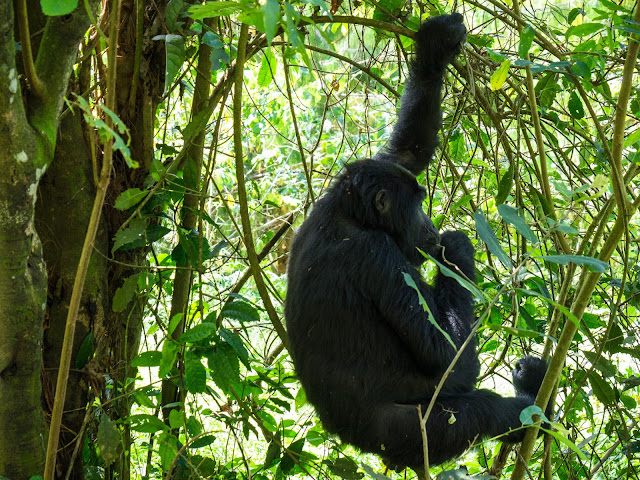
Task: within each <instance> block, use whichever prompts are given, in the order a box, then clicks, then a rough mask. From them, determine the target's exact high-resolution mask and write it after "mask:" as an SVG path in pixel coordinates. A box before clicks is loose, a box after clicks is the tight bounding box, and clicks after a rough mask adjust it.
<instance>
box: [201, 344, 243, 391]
mask: <svg viewBox="0 0 640 480" xmlns="http://www.w3.org/2000/svg"><path fill="white" fill-rule="evenodd" d="M208 360H209V370H210V371H211V378H212V379H213V381H214V382H215V384H216V385H217V386H218V387H219V388H220V389H221V390H222V391H223V392H225V393H228V392H229V391H230V387H231V384H232V383H237V382H238V381H239V380H240V363H239V361H238V355H236V352H235V351H234V350H233V348H232V347H231V346H230V345H228V344H226V343H219V344H217V345H216V346H215V349H214V351H213V352H212V353H210V354H209V355H208Z"/></svg>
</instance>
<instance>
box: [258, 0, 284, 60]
mask: <svg viewBox="0 0 640 480" xmlns="http://www.w3.org/2000/svg"><path fill="white" fill-rule="evenodd" d="M262 13H263V15H264V28H265V33H266V34H267V43H268V44H269V45H271V42H272V41H273V37H275V36H276V33H277V32H278V25H279V23H280V3H278V0H267V1H266V3H265V4H264V5H263V7H262ZM263 61H264V59H263Z"/></svg>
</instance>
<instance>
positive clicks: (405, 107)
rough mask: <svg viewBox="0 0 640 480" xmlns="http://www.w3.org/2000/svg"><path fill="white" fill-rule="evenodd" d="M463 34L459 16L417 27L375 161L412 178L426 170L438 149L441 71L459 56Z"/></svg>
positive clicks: (463, 29) (446, 16)
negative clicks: (390, 124)
mask: <svg viewBox="0 0 640 480" xmlns="http://www.w3.org/2000/svg"><path fill="white" fill-rule="evenodd" d="M466 31H467V30H466V28H465V26H464V25H463V24H462V15H460V14H459V13H452V14H451V15H442V16H439V17H435V18H431V19H429V20H427V21H426V22H424V23H423V24H422V25H421V26H420V29H419V30H418V32H417V33H416V36H415V42H416V54H415V59H414V60H413V62H411V65H410V70H409V79H408V81H407V82H406V84H405V87H404V93H403V95H402V101H401V107H400V111H399V113H398V120H397V123H396V126H395V128H394V130H393V134H392V135H391V138H390V140H389V142H388V144H387V145H386V146H385V148H384V150H383V151H382V152H381V153H380V154H378V155H377V158H379V159H381V160H386V161H391V162H395V163H397V164H399V165H402V166H403V167H405V168H406V169H408V170H409V171H411V172H412V173H413V174H414V175H418V174H419V173H420V172H421V171H422V170H424V169H425V168H426V167H427V165H428V164H429V161H430V160H431V157H432V156H433V153H434V152H435V149H436V147H437V146H438V131H439V130H440V128H441V127H442V113H441V104H442V82H443V77H444V73H445V69H446V67H447V65H448V64H449V63H451V62H452V61H453V59H454V58H455V56H456V55H457V54H458V53H460V49H461V47H462V43H463V42H464V40H465V38H466Z"/></svg>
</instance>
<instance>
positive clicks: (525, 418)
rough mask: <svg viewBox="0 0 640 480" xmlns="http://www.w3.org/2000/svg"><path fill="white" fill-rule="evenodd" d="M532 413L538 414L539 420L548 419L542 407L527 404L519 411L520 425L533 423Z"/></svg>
mask: <svg viewBox="0 0 640 480" xmlns="http://www.w3.org/2000/svg"><path fill="white" fill-rule="evenodd" d="M534 415H539V416H540V420H541V421H548V420H549V419H548V418H547V417H546V415H545V414H544V412H543V411H542V409H541V408H540V407H539V406H537V405H529V406H528V407H527V408H525V409H524V410H522V411H521V412H520V423H522V425H533V424H535V423H536V421H535V420H534V419H533V416H534Z"/></svg>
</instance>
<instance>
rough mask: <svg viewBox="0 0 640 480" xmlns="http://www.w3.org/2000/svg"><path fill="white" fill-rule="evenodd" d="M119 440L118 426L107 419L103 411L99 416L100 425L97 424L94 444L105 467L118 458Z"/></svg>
mask: <svg viewBox="0 0 640 480" xmlns="http://www.w3.org/2000/svg"><path fill="white" fill-rule="evenodd" d="M120 442H121V438H120V432H118V427H117V426H116V425H115V424H114V423H113V422H112V421H111V420H110V419H109V417H108V416H107V414H106V413H103V414H102V415H101V416H100V425H98V436H97V437H96V446H97V447H98V448H99V449H100V456H101V457H102V460H103V462H104V466H105V467H108V466H109V465H111V464H112V463H113V462H115V461H116V460H117V459H118V457H119V454H118V447H119V446H120Z"/></svg>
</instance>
